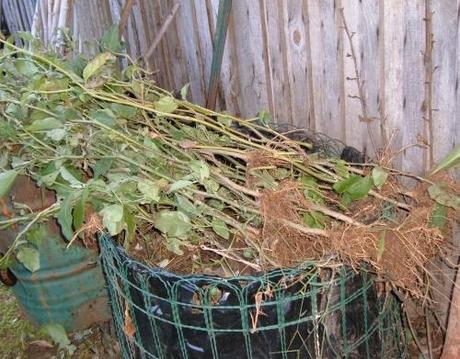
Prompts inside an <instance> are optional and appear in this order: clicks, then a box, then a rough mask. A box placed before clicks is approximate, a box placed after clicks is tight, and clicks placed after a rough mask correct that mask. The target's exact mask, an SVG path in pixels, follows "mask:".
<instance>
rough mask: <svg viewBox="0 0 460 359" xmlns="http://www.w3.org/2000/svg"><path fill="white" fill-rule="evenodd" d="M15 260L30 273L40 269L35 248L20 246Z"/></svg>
mask: <svg viewBox="0 0 460 359" xmlns="http://www.w3.org/2000/svg"><path fill="white" fill-rule="evenodd" d="M16 258H17V259H18V261H19V262H21V263H22V264H23V265H24V267H26V268H27V270H29V271H31V272H35V271H38V270H39V269H40V253H39V252H38V250H36V249H35V248H32V247H24V246H21V247H20V248H19V250H18V253H17V254H16Z"/></svg>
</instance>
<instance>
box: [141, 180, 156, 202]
mask: <svg viewBox="0 0 460 359" xmlns="http://www.w3.org/2000/svg"><path fill="white" fill-rule="evenodd" d="M137 189H138V190H139V192H140V193H142V194H143V195H144V198H145V199H146V200H147V201H148V202H158V201H159V200H160V188H159V187H158V185H157V184H156V183H155V182H152V181H150V180H147V179H142V180H139V182H138V183H137Z"/></svg>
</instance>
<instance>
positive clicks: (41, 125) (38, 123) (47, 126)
mask: <svg viewBox="0 0 460 359" xmlns="http://www.w3.org/2000/svg"><path fill="white" fill-rule="evenodd" d="M62 127H64V124H63V123H62V122H61V121H59V120H58V119H57V118H54V117H47V118H45V119H43V120H35V121H34V122H32V123H31V124H30V126H27V130H29V131H31V132H34V131H44V130H54V129H56V128H62Z"/></svg>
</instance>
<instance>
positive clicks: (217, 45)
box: [206, 0, 232, 109]
mask: <svg viewBox="0 0 460 359" xmlns="http://www.w3.org/2000/svg"><path fill="white" fill-rule="evenodd" d="M231 9H232V0H220V2H219V10H218V11H217V22H216V37H215V38H214V49H213V53H212V64H211V76H210V77H209V87H208V95H207V100H206V107H207V108H210V109H214V108H215V106H216V99H217V88H218V82H219V75H220V69H221V67H222V57H223V55H224V47H225V38H226V36H227V28H228V19H229V17H230V11H231Z"/></svg>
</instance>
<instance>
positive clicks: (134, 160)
mask: <svg viewBox="0 0 460 359" xmlns="http://www.w3.org/2000/svg"><path fill="white" fill-rule="evenodd" d="M2 43H3V45H4V48H3V49H2V51H1V53H0V58H1V60H0V78H1V81H0V113H1V117H0V138H1V141H2V142H1V144H0V150H1V164H0V165H1V168H2V173H1V174H0V197H3V196H5V195H7V193H8V191H9V189H10V188H11V186H12V184H13V183H14V179H15V178H16V176H18V175H26V176H30V177H31V178H33V179H34V180H35V181H36V182H37V184H38V185H39V186H44V187H46V188H48V189H52V190H54V191H55V192H56V194H57V197H58V201H57V203H56V204H55V205H53V206H52V207H50V208H47V209H46V210H45V211H43V212H40V213H28V212H27V210H26V209H24V208H23V209H22V212H23V213H22V214H21V215H20V216H17V217H12V218H5V219H4V220H2V221H1V222H0V229H1V228H7V227H8V226H11V225H13V224H14V225H17V224H21V223H25V224H26V226H27V227H26V229H29V228H30V227H31V226H32V224H34V223H36V222H42V221H46V220H47V219H49V218H51V217H53V216H55V217H56V218H57V220H58V222H59V224H60V226H61V229H62V233H63V235H64V236H65V237H66V238H67V239H68V240H69V241H83V242H84V243H86V245H89V244H88V243H89V242H91V241H94V238H95V234H96V233H97V232H98V231H102V230H104V231H108V232H109V233H110V234H111V235H112V236H114V237H115V238H116V239H117V241H118V242H119V243H122V244H123V245H124V246H125V248H126V249H128V251H129V252H130V253H131V254H133V255H135V256H140V257H141V258H142V259H144V260H145V261H147V262H148V263H153V264H155V265H161V266H165V267H167V268H170V269H173V270H180V271H185V272H192V271H203V270H204V268H207V269H209V268H211V270H217V268H224V274H232V273H235V272H238V273H243V272H245V271H246V272H247V271H260V270H268V269H271V268H275V267H280V266H295V265H297V264H299V263H301V262H302V261H305V260H307V259H315V260H320V259H324V258H328V259H329V260H330V259H331V258H335V259H336V260H339V261H340V260H344V261H345V262H346V263H348V264H351V265H354V266H358V265H359V264H360V263H362V262H365V263H368V264H371V266H372V268H373V269H374V270H375V271H376V272H377V273H379V274H380V275H382V276H385V277H386V278H388V279H390V280H391V281H393V282H394V283H395V284H396V285H398V286H401V287H404V288H406V289H409V290H413V291H415V290H416V289H417V288H418V286H419V285H420V284H421V280H420V281H417V280H414V279H418V278H421V275H420V273H421V272H422V271H423V270H424V267H425V265H426V263H427V262H428V261H429V260H430V259H431V258H433V257H434V256H435V255H437V254H439V252H440V250H441V247H442V245H443V244H444V243H445V242H446V241H447V239H448V237H449V234H448V228H449V218H453V216H454V214H455V210H458V208H459V207H460V199H459V197H458V196H459V194H460V193H459V188H458V185H457V184H456V183H455V182H453V181H451V180H449V179H448V177H447V176H445V175H443V174H441V175H440V174H437V176H438V177H437V180H436V184H434V181H433V180H430V179H424V178H420V177H417V180H418V182H419V184H418V186H417V187H416V189H415V190H414V191H412V192H404V191H403V190H402V189H401V187H400V186H399V185H398V177H399V176H401V173H400V172H398V171H396V170H393V169H391V168H390V167H385V166H379V165H377V164H361V165H358V166H352V165H350V164H348V163H346V162H345V161H342V160H340V159H337V158H322V157H321V156H318V154H315V153H311V151H310V147H311V145H310V144H308V143H303V142H299V141H295V140H291V139H289V138H288V137H287V136H286V135H283V134H280V133H278V132H276V131H274V130H273V129H271V128H270V126H267V125H264V124H261V122H260V121H257V119H249V120H243V119H240V118H236V117H234V116H231V115H229V114H226V113H217V112H214V111H210V110H207V109H205V108H202V107H200V106H197V105H194V104H192V103H190V102H188V101H186V100H185V98H186V96H187V94H186V92H187V87H184V88H183V89H182V91H181V94H180V96H177V97H179V98H175V97H173V96H172V95H171V94H170V93H169V92H167V91H165V90H163V89H161V88H158V87H157V86H155V84H154V83H152V82H151V81H148V80H147V79H146V78H147V76H148V74H147V73H146V72H145V71H143V70H142V69H140V68H139V67H137V66H136V65H134V64H132V65H130V66H128V67H127V68H125V69H124V70H123V71H119V70H118V67H117V62H116V56H115V55H114V54H113V53H110V52H103V53H101V54H99V55H97V56H96V57H95V58H94V59H92V60H90V61H87V60H85V59H84V58H83V57H81V56H78V55H77V56H75V57H73V58H72V59H70V60H64V59H60V58H58V57H57V56H56V55H54V54H53V53H52V52H50V51H44V50H43V49H41V48H40V46H35V48H34V49H33V50H27V49H22V48H18V47H16V46H14V45H13V44H11V43H10V42H7V41H3V40H2ZM248 133H249V134H251V135H250V136H248ZM458 152H459V150H458V148H457V158H458ZM452 156H454V157H455V153H454V154H452V155H451V157H452ZM453 162H455V161H453ZM457 162H458V160H457ZM451 164H452V161H450V162H449V164H448V165H451ZM26 233H27V230H23V231H21V232H20V233H19V234H18V236H17V237H16V241H15V242H14V243H13V245H12V246H11V247H10V249H9V251H8V253H6V255H5V256H3V258H2V259H1V260H0V263H1V264H5V263H6V261H7V259H8V258H9V257H10V256H11V255H15V256H16V257H17V258H18V259H19V260H21V259H22V261H23V263H24V264H25V265H26V266H28V267H32V266H31V265H28V263H27V262H28V261H29V260H30V258H33V251H34V247H33V244H32V243H29V242H27V240H26V239H27V236H25V234H26ZM25 248H27V251H28V253H27V254H28V255H27V256H25V255H24V254H23V255H21V254H19V253H21V251H22V252H23V251H24V250H25ZM34 269H37V268H36V266H35V267H34Z"/></svg>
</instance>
